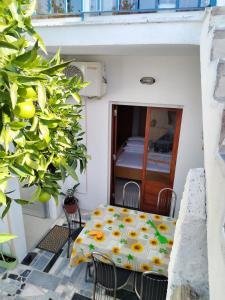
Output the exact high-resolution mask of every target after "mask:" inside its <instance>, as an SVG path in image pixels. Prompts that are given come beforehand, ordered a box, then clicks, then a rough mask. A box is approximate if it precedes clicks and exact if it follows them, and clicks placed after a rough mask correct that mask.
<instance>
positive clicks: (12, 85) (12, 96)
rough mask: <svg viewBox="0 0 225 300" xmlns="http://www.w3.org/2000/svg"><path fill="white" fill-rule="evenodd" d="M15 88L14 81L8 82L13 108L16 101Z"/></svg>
mask: <svg viewBox="0 0 225 300" xmlns="http://www.w3.org/2000/svg"><path fill="white" fill-rule="evenodd" d="M17 90H18V85H17V83H16V82H13V84H10V98H11V103H12V108H13V109H14V108H15V106H16V103H17Z"/></svg>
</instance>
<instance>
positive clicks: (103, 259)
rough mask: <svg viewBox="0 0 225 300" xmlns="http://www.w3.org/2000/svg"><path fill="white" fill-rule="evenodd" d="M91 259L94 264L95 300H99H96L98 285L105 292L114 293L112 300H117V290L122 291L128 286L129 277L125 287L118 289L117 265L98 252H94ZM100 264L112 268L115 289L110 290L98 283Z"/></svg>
mask: <svg viewBox="0 0 225 300" xmlns="http://www.w3.org/2000/svg"><path fill="white" fill-rule="evenodd" d="M91 257H92V261H93V264H94V290H93V300H97V299H96V288H97V285H98V286H100V287H102V288H103V289H105V290H108V291H110V292H113V298H110V299H113V300H116V292H117V290H120V289H122V288H124V287H125V286H126V284H127V282H128V280H129V277H128V279H127V280H126V282H125V283H124V284H123V285H121V286H119V287H118V286H117V268H116V265H115V263H114V262H113V261H112V260H111V259H110V258H109V257H108V256H106V255H105V254H103V253H100V252H96V251H95V252H92V254H91ZM98 263H102V264H108V265H110V266H111V268H112V278H113V280H114V286H113V288H109V287H107V286H104V285H102V284H101V283H99V282H98V281H97V272H98ZM106 278H107V277H106ZM110 297H111V296H110Z"/></svg>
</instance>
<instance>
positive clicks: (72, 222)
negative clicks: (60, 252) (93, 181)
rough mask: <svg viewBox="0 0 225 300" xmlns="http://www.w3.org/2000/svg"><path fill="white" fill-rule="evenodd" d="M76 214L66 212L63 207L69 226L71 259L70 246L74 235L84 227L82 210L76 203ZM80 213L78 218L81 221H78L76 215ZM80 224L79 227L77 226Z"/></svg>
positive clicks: (68, 254) (68, 252)
mask: <svg viewBox="0 0 225 300" xmlns="http://www.w3.org/2000/svg"><path fill="white" fill-rule="evenodd" d="M76 208H77V210H76V212H75V213H73V214H70V213H68V212H67V211H66V209H65V206H64V205H63V210H64V213H65V216H66V220H67V224H68V229H69V235H68V241H67V243H68V247H67V258H69V256H70V245H71V242H73V241H72V237H73V234H74V232H75V231H76V230H81V228H83V227H82V221H81V212H80V208H79V205H78V202H77V201H76ZM77 213H78V218H79V221H76V215H77ZM77 224H79V226H78V227H77V226H75V225H77Z"/></svg>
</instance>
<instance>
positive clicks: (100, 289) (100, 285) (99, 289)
mask: <svg viewBox="0 0 225 300" xmlns="http://www.w3.org/2000/svg"><path fill="white" fill-rule="evenodd" d="M91 256H92V261H93V264H94V290H93V300H98V299H114V300H115V299H116V292H117V290H119V289H122V288H123V287H124V286H125V285H126V284H127V282H128V279H129V277H130V275H131V271H128V270H125V269H121V268H117V267H116V265H115V263H114V262H113V261H112V260H111V259H110V258H109V257H108V256H106V255H105V254H102V253H100V252H93V253H92V255H91Z"/></svg>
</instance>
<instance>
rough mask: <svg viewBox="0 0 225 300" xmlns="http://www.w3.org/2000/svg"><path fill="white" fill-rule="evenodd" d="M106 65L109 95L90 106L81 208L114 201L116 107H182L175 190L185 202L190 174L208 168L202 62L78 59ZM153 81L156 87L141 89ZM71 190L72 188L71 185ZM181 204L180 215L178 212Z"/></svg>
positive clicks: (193, 59) (194, 58) (194, 59)
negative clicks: (112, 168) (147, 80)
mask: <svg viewBox="0 0 225 300" xmlns="http://www.w3.org/2000/svg"><path fill="white" fill-rule="evenodd" d="M79 59H80V60H83V61H85V60H86V61H88V60H89V61H91V60H92V61H102V62H104V63H105V65H106V70H107V80H108V90H107V94H106V96H105V97H103V98H102V99H101V100H90V99H87V100H86V131H87V147H88V153H89V154H90V155H91V160H90V161H89V163H88V170H87V174H86V178H87V180H86V179H85V176H83V180H82V185H81V187H80V190H81V191H85V190H86V191H87V192H83V193H81V194H80V195H79V198H80V200H81V201H80V203H81V206H82V207H84V208H88V209H92V208H94V207H96V206H97V205H99V204H100V203H106V202H107V200H108V199H109V188H110V187H109V182H110V149H111V148H110V147H111V144H110V143H111V141H110V131H111V110H110V109H111V104H112V103H121V104H133V105H146V106H148V105H152V106H159V105H161V106H169V107H183V119H182V126H181V136H180V143H179V152H178V159H177V170H176V175H175V183H174V188H175V190H176V192H177V193H178V200H179V201H180V199H181V195H182V192H183V188H184V183H185V178H186V176H187V173H188V171H189V169H190V168H195V167H202V166H203V151H202V120H201V94H200V66H199V57H198V56H190V57H188V56H185V57H184V56H179V57H171V56H170V57H167V56H164V57H150V56H145V57H139V56H99V57H79ZM142 76H153V77H155V78H156V84H155V85H153V86H146V85H141V84H140V82H139V81H140V78H141V77H142ZM67 184H68V182H67ZM179 201H178V205H177V210H178V209H179Z"/></svg>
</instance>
